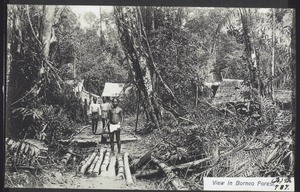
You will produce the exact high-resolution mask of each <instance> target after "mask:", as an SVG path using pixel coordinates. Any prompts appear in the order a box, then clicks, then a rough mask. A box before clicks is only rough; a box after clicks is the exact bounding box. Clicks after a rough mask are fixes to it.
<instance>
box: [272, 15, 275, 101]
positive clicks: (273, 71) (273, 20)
mask: <svg viewBox="0 0 300 192" xmlns="http://www.w3.org/2000/svg"><path fill="white" fill-rule="evenodd" d="M274 30H275V10H274V9H272V63H271V75H272V78H274V77H275V34H274ZM271 96H272V99H274V83H273V81H272V82H271Z"/></svg>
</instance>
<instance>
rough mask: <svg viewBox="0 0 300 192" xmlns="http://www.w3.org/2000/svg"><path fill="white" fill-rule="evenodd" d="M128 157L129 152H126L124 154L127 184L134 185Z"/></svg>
mask: <svg viewBox="0 0 300 192" xmlns="http://www.w3.org/2000/svg"><path fill="white" fill-rule="evenodd" d="M128 156H129V154H128V153H127V152H125V153H124V169H125V176H126V181H127V184H132V183H133V180H132V177H131V173H130V168H129V161H128Z"/></svg>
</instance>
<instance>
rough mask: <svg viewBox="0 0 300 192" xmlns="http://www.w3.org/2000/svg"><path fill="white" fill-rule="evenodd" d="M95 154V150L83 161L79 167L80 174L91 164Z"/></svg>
mask: <svg viewBox="0 0 300 192" xmlns="http://www.w3.org/2000/svg"><path fill="white" fill-rule="evenodd" d="M96 155H97V152H93V154H92V155H91V157H90V158H89V159H88V160H87V161H86V162H85V164H83V165H82V167H81V169H80V173H82V174H84V173H85V171H86V170H87V168H88V167H89V166H90V165H91V163H92V162H93V160H94V159H95V157H96Z"/></svg>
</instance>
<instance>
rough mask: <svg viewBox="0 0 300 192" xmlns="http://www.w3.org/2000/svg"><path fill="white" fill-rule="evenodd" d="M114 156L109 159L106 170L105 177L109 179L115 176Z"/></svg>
mask: <svg viewBox="0 0 300 192" xmlns="http://www.w3.org/2000/svg"><path fill="white" fill-rule="evenodd" d="M116 161H117V160H116V156H112V157H111V158H110V162H109V166H108V169H107V177H109V178H113V177H115V176H116V169H115V167H116Z"/></svg>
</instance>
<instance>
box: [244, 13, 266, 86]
mask: <svg viewBox="0 0 300 192" xmlns="http://www.w3.org/2000/svg"><path fill="white" fill-rule="evenodd" d="M239 11H240V17H241V22H242V28H243V37H244V42H245V47H246V55H247V62H248V68H249V71H250V81H251V86H252V87H253V88H255V89H257V90H258V91H261V90H260V89H261V81H260V78H259V55H258V50H257V49H255V46H254V42H253V39H252V38H253V37H251V29H250V27H251V26H249V21H248V20H249V19H251V18H249V17H250V13H249V12H247V10H246V9H239ZM249 11H250V10H249Z"/></svg>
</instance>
